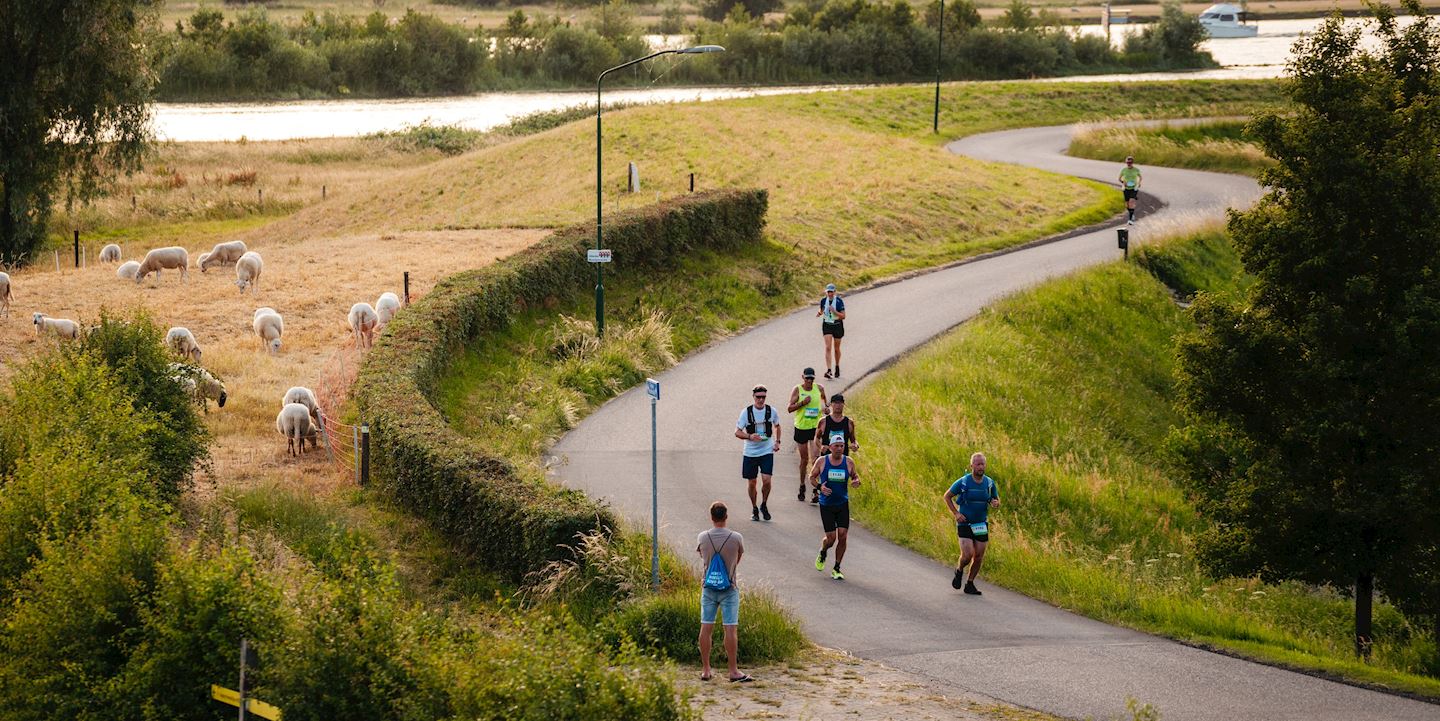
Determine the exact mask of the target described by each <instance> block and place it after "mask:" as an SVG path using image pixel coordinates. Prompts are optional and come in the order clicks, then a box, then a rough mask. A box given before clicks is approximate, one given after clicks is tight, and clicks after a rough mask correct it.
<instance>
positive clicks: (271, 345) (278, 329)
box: [251, 308, 285, 353]
mask: <svg viewBox="0 0 1440 721" xmlns="http://www.w3.org/2000/svg"><path fill="white" fill-rule="evenodd" d="M261 311H268V312H264V313H262V312H261ZM251 327H252V328H254V329H255V335H256V336H258V337H259V338H260V341H261V342H262V343H264V344H265V347H266V348H267V349H269V351H270V352H271V353H279V352H280V336H281V335H283V334H284V333H285V319H284V318H282V317H280V314H279V313H276V312H275V311H273V310H271V309H269V308H261V309H260V310H257V311H255V320H254V322H253V323H251Z"/></svg>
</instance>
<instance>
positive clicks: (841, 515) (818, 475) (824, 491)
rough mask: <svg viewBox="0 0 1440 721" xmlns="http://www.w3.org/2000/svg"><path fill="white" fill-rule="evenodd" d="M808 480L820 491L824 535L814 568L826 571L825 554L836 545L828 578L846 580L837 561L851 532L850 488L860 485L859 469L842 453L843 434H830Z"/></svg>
mask: <svg viewBox="0 0 1440 721" xmlns="http://www.w3.org/2000/svg"><path fill="white" fill-rule="evenodd" d="M810 483H811V484H812V485H814V486H815V487H816V489H817V490H818V491H819V493H820V525H821V526H822V527H823V528H824V529H825V536H824V537H823V538H822V539H821V540H820V554H819V555H817V556H816V557H815V570H817V571H824V570H825V554H826V553H828V552H829V551H830V547H831V546H834V547H835V567H834V569H832V570H831V571H830V577H831V578H833V579H835V580H837V581H843V580H845V574H843V573H841V572H840V561H842V560H844V558H845V541H846V539H847V538H848V537H849V535H850V489H851V488H859V487H860V472H859V471H858V470H856V468H855V461H854V460H851V459H850V457H848V456H846V455H845V435H844V434H843V433H836V434H834V435H832V436H830V452H829V453H827V454H825V455H823V456H820V457H819V458H817V459H815V465H814V466H812V467H811V469H810Z"/></svg>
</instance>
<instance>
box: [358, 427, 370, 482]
mask: <svg viewBox="0 0 1440 721" xmlns="http://www.w3.org/2000/svg"><path fill="white" fill-rule="evenodd" d="M360 485H361V487H364V486H368V485H370V424H368V423H361V424H360Z"/></svg>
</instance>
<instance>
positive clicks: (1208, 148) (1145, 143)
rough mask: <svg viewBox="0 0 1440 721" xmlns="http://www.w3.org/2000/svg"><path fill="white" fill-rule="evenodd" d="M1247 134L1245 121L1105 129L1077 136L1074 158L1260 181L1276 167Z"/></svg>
mask: <svg viewBox="0 0 1440 721" xmlns="http://www.w3.org/2000/svg"><path fill="white" fill-rule="evenodd" d="M1244 131H1245V123H1243V122H1241V121H1217V122H1214V123H1201V124H1197V125H1177V126H1170V125H1162V126H1160V127H1158V128H1134V127H1119V126H1115V125H1112V124H1106V123H1100V124H1094V125H1085V126H1081V127H1079V128H1077V129H1076V130H1075V133H1074V134H1073V135H1072V136H1071V138H1070V154H1071V155H1074V156H1076V157H1081V158H1093V159H1095V160H1113V161H1117V162H1118V161H1121V160H1123V159H1124V158H1125V156H1127V155H1133V156H1135V162H1136V163H1138V164H1143V165H1160V166H1165V167H1170V168H1195V169H1197V170H1215V171H1219V172H1225V173H1241V174H1244V175H1252V176H1253V175H1258V174H1259V173H1260V171H1261V170H1264V169H1265V168H1268V167H1270V166H1272V165H1274V164H1275V161H1274V160H1272V159H1271V158H1269V157H1268V156H1266V155H1265V153H1264V152H1263V151H1262V150H1260V147H1259V146H1257V145H1256V144H1255V143H1254V142H1253V141H1251V140H1250V138H1249V137H1248V136H1246V135H1245V132H1244Z"/></svg>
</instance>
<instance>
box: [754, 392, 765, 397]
mask: <svg viewBox="0 0 1440 721" xmlns="http://www.w3.org/2000/svg"><path fill="white" fill-rule="evenodd" d="M755 397H756V398H764V397H765V394H764V393H756V394H755Z"/></svg>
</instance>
